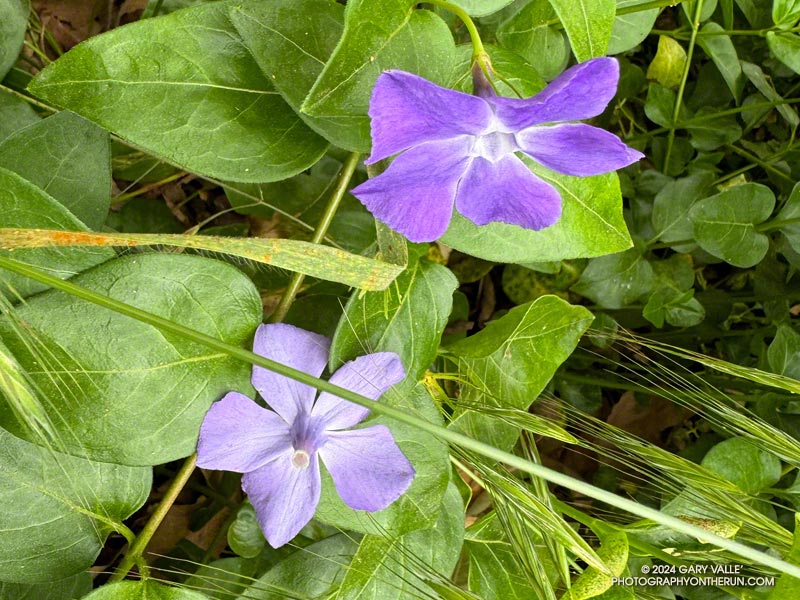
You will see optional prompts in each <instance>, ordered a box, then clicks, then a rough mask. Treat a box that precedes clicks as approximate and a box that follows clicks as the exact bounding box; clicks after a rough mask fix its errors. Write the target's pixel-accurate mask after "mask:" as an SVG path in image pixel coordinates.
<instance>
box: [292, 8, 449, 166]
mask: <svg viewBox="0 0 800 600" xmlns="http://www.w3.org/2000/svg"><path fill="white" fill-rule="evenodd" d="M415 5H416V2H412V1H411V0H352V1H351V2H348V3H347V8H346V9H345V22H344V34H343V35H342V38H341V40H340V41H339V44H338V45H337V47H336V49H335V50H334V52H333V55H332V56H331V58H330V60H329V61H328V63H327V64H326V65H325V68H324V69H323V71H322V74H321V75H320V76H319V78H318V79H317V81H316V83H315V84H314V86H313V87H312V89H311V91H310V92H309V94H308V97H307V98H306V99H305V101H304V102H303V105H302V106H301V108H300V110H301V112H303V113H305V114H307V115H310V116H313V117H326V118H330V117H337V118H339V117H348V118H347V119H346V120H345V121H343V122H346V124H347V126H348V127H353V128H358V129H359V132H358V139H359V140H366V139H369V117H368V116H367V109H368V108H369V99H370V96H371V95H372V88H373V86H374V84H375V80H376V79H377V78H378V75H380V73H381V72H382V71H385V70H386V69H402V70H404V71H410V72H412V73H416V74H418V75H420V76H422V77H424V78H425V79H429V80H431V81H433V82H435V83H439V84H445V83H446V82H447V81H448V80H449V78H450V73H451V72H452V69H453V63H454V62H455V43H454V42H453V36H452V35H451V33H450V30H449V29H448V28H447V25H446V24H445V22H444V21H443V20H442V19H441V18H439V16H438V15H436V14H434V13H432V12H430V11H427V10H415V9H414V6H415ZM353 135H355V134H353ZM355 149H356V150H359V151H362V152H366V151H367V150H368V148H367V146H366V145H363V146H359V147H358V148H355Z"/></svg>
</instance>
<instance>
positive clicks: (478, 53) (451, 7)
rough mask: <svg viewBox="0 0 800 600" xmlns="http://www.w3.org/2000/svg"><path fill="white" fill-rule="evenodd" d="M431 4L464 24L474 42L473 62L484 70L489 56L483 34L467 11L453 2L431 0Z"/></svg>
mask: <svg viewBox="0 0 800 600" xmlns="http://www.w3.org/2000/svg"><path fill="white" fill-rule="evenodd" d="M429 2H430V3H431V4H433V5H435V6H439V7H441V8H443V9H445V10H446V11H448V12H451V13H453V14H454V15H455V16H457V17H458V18H459V20H460V21H461V22H462V23H464V26H465V27H466V28H467V32H468V33H469V39H470V41H471V42H472V60H473V62H477V63H479V64H480V65H481V68H483V67H484V61H485V60H488V57H489V55H488V54H487V53H486V49H485V48H484V47H483V41H481V34H480V33H479V32H478V28H477V27H476V26H475V22H474V21H473V20H472V17H470V16H469V15H468V14H467V11H465V10H464V9H463V8H461V7H460V6H457V5H456V4H453V3H452V2H446V1H445V0H429ZM484 70H485V69H484Z"/></svg>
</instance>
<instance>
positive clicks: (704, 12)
mask: <svg viewBox="0 0 800 600" xmlns="http://www.w3.org/2000/svg"><path fill="white" fill-rule="evenodd" d="M758 1H759V0H756V2H758ZM681 7H682V8H683V12H684V14H685V15H686V18H687V19H690V20H694V17H695V14H696V11H697V7H698V0H686V1H685V2H681ZM716 8H717V0H702V6H700V22H701V23H702V22H703V21H707V20H708V19H710V18H711V15H713V14H714V11H715V10H716Z"/></svg>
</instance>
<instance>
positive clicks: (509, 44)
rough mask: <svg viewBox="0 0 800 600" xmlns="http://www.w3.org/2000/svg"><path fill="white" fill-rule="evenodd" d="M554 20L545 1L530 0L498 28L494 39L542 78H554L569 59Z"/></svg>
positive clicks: (563, 39)
mask: <svg viewBox="0 0 800 600" xmlns="http://www.w3.org/2000/svg"><path fill="white" fill-rule="evenodd" d="M556 19H557V17H556V13H555V11H554V10H553V7H552V6H550V2H548V0H533V2H530V3H528V4H527V5H525V7H524V8H523V9H522V10H520V11H519V12H518V13H516V14H515V15H514V16H513V17H511V18H510V19H508V20H507V21H506V22H505V23H503V24H502V25H501V26H500V27H499V28H498V30H497V39H498V40H499V41H500V42H501V43H502V44H503V46H504V47H505V48H508V49H509V50H513V51H514V52H517V53H518V54H520V55H521V56H522V57H524V58H525V59H526V60H527V61H528V62H529V63H531V64H532V65H533V67H534V68H535V69H536V70H537V71H538V72H539V74H540V75H541V76H542V77H544V78H545V79H547V80H551V79H555V78H556V76H558V75H559V74H560V73H561V71H563V70H564V68H565V67H566V66H567V63H568V62H569V44H568V41H567V38H566V36H565V35H564V32H563V31H561V30H560V29H558V28H556V27H555V26H554V25H553V21H555V20H556Z"/></svg>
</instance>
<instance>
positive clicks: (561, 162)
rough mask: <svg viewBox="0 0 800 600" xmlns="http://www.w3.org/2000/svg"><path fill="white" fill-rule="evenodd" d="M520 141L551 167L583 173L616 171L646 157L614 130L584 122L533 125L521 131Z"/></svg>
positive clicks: (584, 174) (562, 170)
mask: <svg viewBox="0 0 800 600" xmlns="http://www.w3.org/2000/svg"><path fill="white" fill-rule="evenodd" d="M517 142H518V143H519V145H520V147H521V148H522V151H523V152H525V154H528V155H530V157H531V158H533V159H534V160H535V161H536V162H538V163H541V164H543V165H544V166H545V167H547V168H548V169H552V170H553V171H556V172H557V173H563V174H565V175H577V176H579V177H587V176H589V175H599V174H600V173H608V172H609V171H616V170H617V169H621V168H622V167H627V166H628V165H630V164H632V163H635V162H636V161H637V160H640V159H641V158H644V154H642V153H641V152H639V151H638V150H634V149H633V148H628V146H626V145H625V144H624V143H623V142H622V140H620V139H619V138H618V137H617V136H615V135H614V134H613V133H609V132H608V131H606V130H604V129H600V128H598V127H592V126H591V125H584V124H583V123H568V124H564V125H553V126H552V127H530V128H528V129H525V130H524V131H522V132H520V133H518V134H517Z"/></svg>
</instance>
